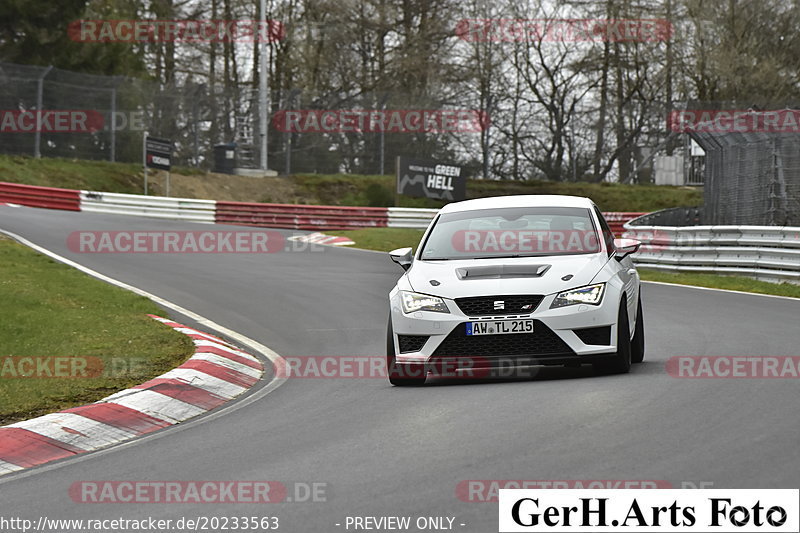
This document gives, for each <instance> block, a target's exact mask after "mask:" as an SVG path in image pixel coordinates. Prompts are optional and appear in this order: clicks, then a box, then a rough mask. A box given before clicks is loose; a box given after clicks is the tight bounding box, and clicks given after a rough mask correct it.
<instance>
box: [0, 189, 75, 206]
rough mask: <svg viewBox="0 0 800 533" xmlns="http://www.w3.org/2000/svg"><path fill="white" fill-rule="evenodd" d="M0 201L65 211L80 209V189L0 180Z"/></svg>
mask: <svg viewBox="0 0 800 533" xmlns="http://www.w3.org/2000/svg"><path fill="white" fill-rule="evenodd" d="M0 202H8V203H12V204H19V205H26V206H28V207H44V208H46V209H62V210H66V211H80V210H81V196H80V191H75V190H72V189H57V188H55V187H36V186H33V185H20V184H17V183H5V182H0Z"/></svg>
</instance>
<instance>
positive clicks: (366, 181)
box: [0, 155, 702, 212]
mask: <svg viewBox="0 0 800 533" xmlns="http://www.w3.org/2000/svg"><path fill="white" fill-rule="evenodd" d="M165 177H166V176H165V174H164V173H160V172H152V173H151V176H150V183H149V185H150V187H149V192H150V194H156V195H160V194H164V191H165V188H166V184H165ZM0 181H10V182H15V183H24V184H28V185H44V186H48V187H63V188H67V189H88V190H97V191H106V192H118V193H129V194H139V193H141V192H142V190H143V174H142V170H141V166H139V165H136V164H127V163H108V162H104V161H84V160H69V159H51V158H42V159H34V158H31V157H23V156H7V155H0ZM394 182H395V179H394V177H393V176H355V175H347V174H335V175H314V174H302V175H292V176H288V177H275V178H248V177H243V176H229V175H225V174H213V173H205V172H201V171H198V170H196V169H189V168H176V169H174V170H173V173H172V176H171V180H170V193H171V195H172V196H176V197H184V198H208V199H212V200H223V201H240V202H274V203H288V204H309V205H355V206H373V207H388V206H391V205H394V202H395V195H394ZM504 194H569V195H575V196H588V197H590V198H592V199H593V200H594V201H595V203H597V205H598V206H600V208H601V209H602V210H604V211H642V212H645V211H656V210H658V209H664V208H668V207H681V206H694V205H699V204H701V203H702V193H701V191H699V190H698V189H694V188H690V187H665V186H655V185H619V184H614V183H556V182H545V181H484V180H469V181H468V183H467V196H468V198H482V197H486V196H499V195H504ZM399 203H400V205H401V206H404V207H441V206H442V205H444V203H443V202H440V201H434V200H429V199H427V198H407V197H401V198H400V200H399Z"/></svg>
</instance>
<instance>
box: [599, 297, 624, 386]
mask: <svg viewBox="0 0 800 533" xmlns="http://www.w3.org/2000/svg"><path fill="white" fill-rule="evenodd" d="M593 367H594V370H595V372H597V373H599V374H627V373H628V372H630V371H631V339H630V328H629V325H628V310H627V306H626V305H625V296H624V295H623V297H622V300H621V301H620V303H619V313H618V315H617V353H616V354H615V357H614V358H613V359H611V360H609V361H602V362H600V363H595V364H594V365H593Z"/></svg>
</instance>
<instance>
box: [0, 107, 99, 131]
mask: <svg viewBox="0 0 800 533" xmlns="http://www.w3.org/2000/svg"><path fill="white" fill-rule="evenodd" d="M104 126H105V119H104V118H103V115H102V114H101V113H99V112H97V111H94V110H91V109H43V110H36V109H33V110H29V111H20V110H18V109H6V110H0V133H37V132H38V133H95V132H98V131H101V130H102V129H103V128H104Z"/></svg>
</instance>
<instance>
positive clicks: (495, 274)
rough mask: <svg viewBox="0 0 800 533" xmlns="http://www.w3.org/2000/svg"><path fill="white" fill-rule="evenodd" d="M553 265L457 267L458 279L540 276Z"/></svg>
mask: <svg viewBox="0 0 800 533" xmlns="http://www.w3.org/2000/svg"><path fill="white" fill-rule="evenodd" d="M550 266H551V265H486V266H474V267H463V268H457V269H456V276H458V279H502V278H540V277H542V276H543V275H544V273H545V272H547V271H548V270H550Z"/></svg>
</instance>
